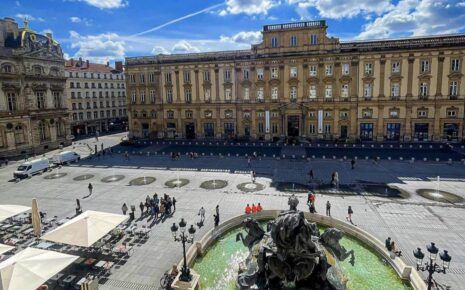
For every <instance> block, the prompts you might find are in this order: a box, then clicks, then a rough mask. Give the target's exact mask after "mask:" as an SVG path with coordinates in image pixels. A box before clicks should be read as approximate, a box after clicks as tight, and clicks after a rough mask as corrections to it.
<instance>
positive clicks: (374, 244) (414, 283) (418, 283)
mask: <svg viewBox="0 0 465 290" xmlns="http://www.w3.org/2000/svg"><path fill="white" fill-rule="evenodd" d="M280 212H281V211H278V210H265V211H262V212H260V213H258V214H253V215H240V216H236V217H234V218H231V219H229V220H226V221H225V222H223V223H222V224H220V225H219V226H218V227H216V228H214V229H212V230H210V231H208V232H207V233H206V234H205V235H204V236H203V237H202V238H201V239H200V240H198V241H196V243H195V245H193V246H191V247H190V248H189V249H188V251H187V253H186V254H187V261H188V263H189V264H190V265H193V268H194V270H196V272H197V273H199V272H200V273H199V274H201V276H202V274H203V272H202V269H200V268H201V265H202V264H201V263H207V261H208V258H207V255H208V253H209V252H210V251H214V249H215V248H214V247H215V245H217V244H215V243H216V241H218V240H222V239H223V238H227V237H228V236H230V237H234V232H231V231H234V230H236V229H237V228H238V227H239V226H240V225H241V223H242V221H243V220H244V219H245V218H246V217H248V216H252V217H253V218H255V219H257V220H261V221H264V220H270V219H275V218H276V217H277V216H278V214H279V213H280ZM304 214H305V218H306V219H307V220H309V221H312V222H316V223H317V224H319V225H320V226H327V227H335V228H338V229H340V230H342V231H344V232H345V234H346V236H347V238H351V239H352V240H355V244H354V247H353V248H354V249H355V250H357V247H358V245H357V244H356V243H360V246H362V247H364V248H366V249H367V251H366V255H367V256H370V255H373V256H371V258H372V259H373V260H377V261H379V263H381V265H385V266H386V269H384V270H383V271H387V272H386V273H390V274H389V275H386V277H391V278H392V280H383V281H382V284H379V285H376V286H375V287H371V286H372V285H371V286H370V285H366V287H365V286H363V287H362V288H358V289H362V290H363V289H418V290H419V289H422V290H424V289H426V286H425V283H424V281H423V278H422V277H421V276H420V274H419V273H418V272H417V271H416V270H415V269H414V268H412V267H411V266H407V265H406V264H405V263H404V262H403V261H402V260H401V259H399V258H396V259H391V258H390V254H389V252H387V251H386V250H385V248H384V243H383V242H381V241H379V240H378V239H376V238H375V237H374V236H372V235H371V234H369V233H367V232H365V231H364V230H362V229H360V228H359V227H356V226H353V225H351V224H348V223H346V222H344V221H342V220H338V219H334V218H331V217H326V216H321V215H316V214H310V213H304ZM237 230H238V231H239V229H237ZM230 233H231V234H230ZM348 241H349V243H350V242H353V241H351V240H348ZM344 243H345V241H344ZM238 244H239V245H236V243H235V242H234V243H233V242H230V243H227V242H226V243H223V246H224V247H217V248H218V249H219V250H217V252H216V253H217V254H216V255H212V257H213V256H215V257H216V258H215V259H214V262H215V263H218V260H226V259H227V258H229V257H227V256H228V253H231V252H232V253H238V255H236V256H235V257H236V258H237V259H238V260H240V259H242V257H240V252H237V251H236V248H234V247H236V246H237V247H239V248H242V247H243V245H241V244H240V243H238ZM218 245H220V244H218ZM344 245H346V244H344ZM350 246H351V247H352V244H351V245H350ZM245 251H246V250H245ZM212 253H214V252H212ZM244 255H247V253H245V254H244ZM359 255H360V257H362V256H364V255H365V253H362V254H359ZM373 257H376V259H374V258H373ZM356 259H357V258H356ZM230 263H232V262H231V260H229V262H227V263H226V264H227V267H232V266H233V265H232V264H230ZM181 265H182V260H181V261H180V262H179V264H178V266H179V267H181ZM356 266H357V260H356ZM199 267H200V268H199ZM214 267H220V265H219V264H218V266H214ZM350 267H352V266H350ZM212 269H216V268H210V271H211V270H212ZM349 270H350V269H349ZM369 270H370V269H364V270H363V271H369ZM363 271H362V273H360V272H359V274H360V276H359V277H356V278H355V277H354V278H353V280H354V281H355V279H357V280H360V281H363V280H367V279H371V278H372V277H371V276H369V273H370V272H367V273H364V272H363ZM221 273H222V272H221ZM221 273H220V274H221ZM233 273H234V276H233V277H230V278H229V279H232V281H235V279H236V277H237V272H233ZM356 273H357V272H355V273H354V275H355V274H356ZM393 273H394V274H393ZM207 275H208V273H207ZM201 279H202V278H201ZM207 279H208V278H207ZM229 279H228V280H229ZM202 280H203V279H202ZM404 281H405V282H404ZM409 282H410V283H409ZM390 283H394V284H390ZM202 285H203V284H202ZM220 285H230V284H229V282H228V281H224V282H221V284H220ZM232 285H233V284H232ZM392 285H394V286H392ZM203 286H204V287H205V288H203V289H234V288H230V287H229V286H226V288H222V287H221V286H218V287H219V288H218V287H217V286H215V285H213V286H209V285H203ZM233 286H234V285H233ZM370 287H371V288H370ZM383 287H384V288H383ZM348 289H357V288H348Z"/></svg>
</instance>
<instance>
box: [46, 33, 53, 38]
mask: <svg viewBox="0 0 465 290" xmlns="http://www.w3.org/2000/svg"><path fill="white" fill-rule="evenodd" d="M45 35H46V36H47V38H49V39H53V34H52V33H50V32H47V33H45Z"/></svg>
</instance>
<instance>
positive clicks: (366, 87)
mask: <svg viewBox="0 0 465 290" xmlns="http://www.w3.org/2000/svg"><path fill="white" fill-rule="evenodd" d="M326 31H327V26H326V22H325V21H308V22H297V23H286V24H276V25H266V26H264V28H263V32H262V33H263V42H262V43H260V44H257V45H253V46H252V47H251V49H250V50H241V51H223V52H205V53H189V54H178V55H157V56H146V57H145V56H144V57H128V58H126V76H127V77H126V84H127V94H128V110H129V126H130V132H131V133H132V134H133V135H134V136H136V137H168V138H174V137H179V138H230V137H235V136H237V137H245V138H252V139H272V138H284V137H292V138H308V139H312V140H317V139H327V140H331V139H332V140H334V139H344V140H345V139H350V140H367V141H442V140H451V141H457V140H462V139H463V136H464V135H463V132H464V100H465V99H464V96H465V77H464V72H465V66H464V65H463V61H464V55H465V35H463V34H460V35H438V36H425V37H412V38H403V39H385V40H373V41H349V42H340V41H339V39H338V38H334V37H328V36H327V33H326Z"/></svg>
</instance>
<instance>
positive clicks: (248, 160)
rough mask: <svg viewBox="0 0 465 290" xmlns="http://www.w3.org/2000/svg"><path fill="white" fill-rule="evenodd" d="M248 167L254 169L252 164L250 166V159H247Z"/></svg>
mask: <svg viewBox="0 0 465 290" xmlns="http://www.w3.org/2000/svg"><path fill="white" fill-rule="evenodd" d="M247 167H248V168H252V164H250V157H248V158H247Z"/></svg>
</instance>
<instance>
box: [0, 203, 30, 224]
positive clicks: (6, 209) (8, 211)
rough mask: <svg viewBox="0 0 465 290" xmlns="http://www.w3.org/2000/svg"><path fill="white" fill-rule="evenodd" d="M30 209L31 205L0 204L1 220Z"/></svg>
mask: <svg viewBox="0 0 465 290" xmlns="http://www.w3.org/2000/svg"><path fill="white" fill-rule="evenodd" d="M30 209H31V208H30V207H28V206H22V205H12V204H0V222H1V221H3V220H6V219H7V218H10V217H12V216H15V215H18V214H20V213H23V212H25V211H28V210H30Z"/></svg>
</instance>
